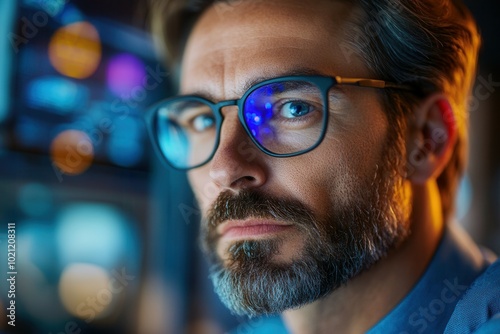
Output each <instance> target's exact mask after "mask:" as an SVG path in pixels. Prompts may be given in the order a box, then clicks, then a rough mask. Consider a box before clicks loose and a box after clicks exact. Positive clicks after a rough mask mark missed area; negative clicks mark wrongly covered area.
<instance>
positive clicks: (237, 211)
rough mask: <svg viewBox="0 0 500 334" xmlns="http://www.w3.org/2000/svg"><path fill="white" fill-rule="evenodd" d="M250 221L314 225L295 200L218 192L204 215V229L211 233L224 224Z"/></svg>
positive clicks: (249, 192) (309, 212)
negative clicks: (232, 221) (277, 221)
mask: <svg viewBox="0 0 500 334" xmlns="http://www.w3.org/2000/svg"><path fill="white" fill-rule="evenodd" d="M250 217H252V218H261V219H275V220H280V221H286V222H289V223H292V224H294V225H297V226H298V227H309V228H310V227H311V223H314V222H315V219H314V214H313V211H312V210H311V209H309V208H308V207H307V206H306V205H305V204H303V203H302V202H300V201H299V200H295V199H288V198H279V197H275V196H271V195H265V194H262V193H259V192H256V191H254V190H242V191H240V192H239V193H238V194H234V193H232V192H231V191H223V192H221V193H220V194H219V196H218V197H217V199H216V200H215V201H214V202H213V203H212V206H211V208H210V209H209V210H208V212H207V216H206V221H207V224H206V225H207V228H208V229H209V230H215V229H216V228H217V226H219V225H220V224H222V223H223V222H224V221H227V220H244V219H247V218H250Z"/></svg>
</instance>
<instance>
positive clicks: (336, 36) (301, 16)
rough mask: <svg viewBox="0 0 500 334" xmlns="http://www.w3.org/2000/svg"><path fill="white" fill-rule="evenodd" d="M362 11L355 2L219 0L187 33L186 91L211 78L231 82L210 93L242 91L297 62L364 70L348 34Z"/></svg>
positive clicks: (204, 85) (183, 88)
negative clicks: (257, 79)
mask: <svg viewBox="0 0 500 334" xmlns="http://www.w3.org/2000/svg"><path fill="white" fill-rule="evenodd" d="M359 15H360V12H359V9H358V8H356V7H355V6H354V5H352V3H351V2H350V1H349V2H347V1H332V0H324V1H323V0H318V1H314V2H309V1H298V0H266V1H264V0H237V1H232V2H218V3H216V4H214V5H212V6H211V7H209V8H208V9H207V10H206V11H205V12H204V13H203V14H202V15H201V17H200V18H199V20H198V21H197V23H196V24H195V26H194V27H193V30H192V31H191V34H190V36H189V38H188V41H187V44H186V48H185V52H184V56H183V60H182V69H181V92H183V93H188V92H194V91H200V90H210V89H213V88H211V87H210V85H207V80H208V81H210V82H211V83H213V82H218V83H219V85H218V87H219V88H220V87H221V85H222V86H226V87H225V88H224V87H222V88H220V89H221V90H223V92H222V91H220V92H209V93H210V94H222V95H227V94H237V92H238V91H239V89H240V88H241V87H243V86H244V85H245V83H247V82H248V81H249V80H252V77H271V76H273V75H274V76H279V75H280V74H281V73H287V72H289V71H290V69H293V68H294V67H295V68H305V67H307V68H313V69H315V70H317V71H318V72H321V71H326V72H327V73H328V74H333V73H332V71H336V73H335V74H336V75H343V74H344V73H342V72H341V71H342V70H345V68H346V67H347V66H349V67H353V68H354V69H353V70H352V71H349V75H352V74H353V72H357V71H359V72H361V71H360V70H359V69H356V67H357V65H358V64H357V62H356V61H353V59H352V58H353V57H352V55H350V54H348V53H346V50H347V49H348V48H349V43H348V41H347V38H346V34H348V33H350V32H352V28H353V22H354V21H355V20H356V18H358V17H359ZM348 56H349V57H348ZM325 74H326V73H325ZM346 74H347V73H346ZM229 87H230V88H229ZM231 89H233V90H234V92H230V90H231Z"/></svg>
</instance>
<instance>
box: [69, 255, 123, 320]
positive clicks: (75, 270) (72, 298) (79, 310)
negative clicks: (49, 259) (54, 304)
mask: <svg viewBox="0 0 500 334" xmlns="http://www.w3.org/2000/svg"><path fill="white" fill-rule="evenodd" d="M59 297H60V299H61V302H62V304H63V305H64V307H65V308H66V310H67V311H68V312H69V313H71V314H72V315H74V316H76V317H78V318H81V319H84V320H86V321H92V320H94V319H96V318H102V317H104V316H105V315H107V314H108V313H109V310H110V309H111V305H112V304H113V300H114V298H113V297H114V296H113V293H112V291H111V289H110V275H109V274H108V273H107V272H106V270H104V269H103V268H101V267H99V266H97V265H94V264H88V263H74V264H71V265H69V266H67V267H66V268H65V269H64V271H63V273H62V275H61V279H60V281H59Z"/></svg>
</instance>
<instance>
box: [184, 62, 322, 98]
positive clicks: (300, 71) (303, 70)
mask: <svg viewBox="0 0 500 334" xmlns="http://www.w3.org/2000/svg"><path fill="white" fill-rule="evenodd" d="M301 75H304V76H307V75H321V76H324V75H325V74H324V73H321V72H319V71H318V70H315V69H312V68H308V67H299V68H294V69H291V70H288V71H285V72H281V73H278V74H273V75H266V76H259V77H255V78H251V79H248V80H246V81H245V82H244V84H243V87H242V88H241V90H240V91H239V92H238V93H239V94H238V95H239V96H240V97H241V96H243V94H244V93H245V92H246V91H247V90H249V89H250V88H252V86H254V85H256V84H258V83H260V82H263V81H266V80H270V79H274V78H280V77H288V76H301ZM189 95H196V96H200V97H203V98H205V99H207V100H210V101H218V100H219V99H217V98H216V97H215V96H214V95H213V94H211V93H209V92H207V91H197V92H194V93H193V94H189Z"/></svg>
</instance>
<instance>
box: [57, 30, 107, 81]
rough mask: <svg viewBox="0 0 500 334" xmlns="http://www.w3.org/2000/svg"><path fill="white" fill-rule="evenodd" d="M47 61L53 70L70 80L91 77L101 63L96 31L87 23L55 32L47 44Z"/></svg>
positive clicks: (99, 45)
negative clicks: (48, 60)
mask: <svg viewBox="0 0 500 334" xmlns="http://www.w3.org/2000/svg"><path fill="white" fill-rule="evenodd" d="M49 59H50V62H51V64H52V66H54V68H55V69H56V70H57V71H59V72H60V73H61V74H64V75H66V76H68V77H71V78H76V79H85V78H88V77H89V76H91V75H92V74H93V73H94V72H95V70H96V69H97V67H98V66H99V63H100V61H101V42H100V38H99V33H98V31H97V29H96V28H95V27H94V26H93V25H92V24H91V23H89V22H77V23H73V24H70V25H67V26H64V27H62V28H60V29H59V30H57V31H56V32H55V33H54V35H53V36H52V39H51V40H50V43H49Z"/></svg>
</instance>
